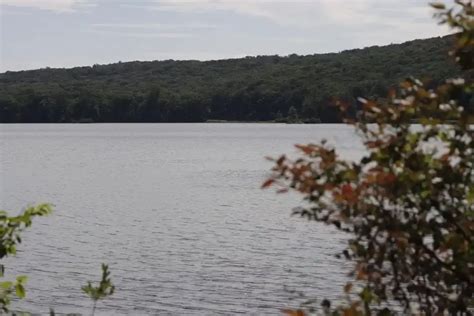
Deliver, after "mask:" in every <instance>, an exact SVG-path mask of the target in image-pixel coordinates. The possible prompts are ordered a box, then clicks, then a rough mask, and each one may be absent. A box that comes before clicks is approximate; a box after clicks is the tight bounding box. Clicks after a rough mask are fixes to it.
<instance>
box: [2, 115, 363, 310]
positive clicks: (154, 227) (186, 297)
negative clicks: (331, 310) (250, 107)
mask: <svg viewBox="0 0 474 316" xmlns="http://www.w3.org/2000/svg"><path fill="white" fill-rule="evenodd" d="M322 138H326V139H328V140H329V141H330V142H332V143H334V144H335V145H336V146H337V148H339V149H341V154H342V155H343V156H345V157H348V158H354V157H357V156H359V155H360V154H361V146H360V143H359V141H358V139H357V138H356V137H355V136H354V133H353V131H352V128H351V127H347V126H343V125H284V124H282V125H279V124H114V125H112V124H102V125H95V124H91V125H88V124H87V125H28V124H26V125H0V163H1V165H0V207H1V208H2V209H8V210H12V211H15V212H18V210H20V209H22V208H23V207H25V206H27V205H28V204H33V203H37V202H51V203H54V205H55V213H54V214H53V215H52V216H50V217H47V218H44V219H39V220H37V221H35V222H34V224H33V227H32V228H31V229H30V230H29V231H28V232H27V233H25V238H24V241H23V242H24V243H23V244H22V245H21V247H20V251H19V252H18V255H17V257H16V258H13V259H9V260H8V261H7V262H6V263H7V273H9V274H10V275H14V274H22V273H24V274H28V275H29V282H28V296H27V298H26V299H25V300H24V301H22V302H15V303H14V306H15V307H16V308H18V309H22V310H26V311H30V312H35V313H47V312H48V311H49V308H50V307H54V309H55V310H56V311H57V312H61V313H66V312H68V313H72V312H78V313H83V314H88V313H89V311H90V306H91V304H90V302H89V301H88V299H87V298H86V297H85V296H84V295H83V294H82V293H81V291H80V287H81V285H84V284H85V282H86V281H87V280H96V279H98V278H99V275H100V263H102V262H107V263H109V265H110V267H111V270H112V273H113V280H114V282H115V284H116V287H117V291H116V294H114V296H113V297H112V298H110V299H108V300H106V301H104V302H103V303H99V304H98V310H97V313H96V314H97V315H167V314H173V315H233V314H246V315H266V314H269V315H275V314H278V309H280V308H282V307H285V306H289V305H291V306H298V302H300V301H301V300H296V301H294V300H293V301H292V300H290V299H291V298H292V297H294V295H293V294H291V293H290V292H289V291H288V289H293V290H303V291H304V292H305V293H306V294H307V295H308V296H310V297H316V298H323V297H329V298H331V297H336V296H338V295H339V293H340V292H341V289H340V288H341V284H343V283H344V282H345V276H344V271H346V270H345V269H344V268H343V262H341V261H339V260H337V259H335V258H334V254H335V253H337V252H338V251H340V250H341V249H342V247H343V245H344V236H341V235H339V234H338V233H336V232H335V231H334V230H333V229H332V228H330V227H326V226H323V225H320V224H317V223H313V222H311V223H308V222H306V221H305V220H302V219H298V218H292V217H290V213H291V208H293V207H295V206H298V205H301V200H300V197H299V196H296V195H288V194H287V195H276V194H275V193H274V192H272V191H262V190H261V189H260V184H261V183H262V181H263V180H264V179H265V177H266V175H268V170H269V169H270V168H271V163H270V162H268V161H266V160H265V159H264V157H265V156H268V155H270V156H277V155H279V154H281V153H294V147H293V144H295V143H305V142H317V141H319V140H320V139H322ZM285 287H286V288H287V289H285Z"/></svg>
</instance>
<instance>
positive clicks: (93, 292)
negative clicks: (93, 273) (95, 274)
mask: <svg viewBox="0 0 474 316" xmlns="http://www.w3.org/2000/svg"><path fill="white" fill-rule="evenodd" d="M82 291H83V292H84V293H86V294H87V296H89V297H90V298H91V300H92V301H93V307H92V315H94V312H95V308H96V305H97V302H98V301H100V300H103V299H105V298H107V297H108V296H111V295H112V294H114V291H115V286H114V285H113V284H112V280H111V279H110V271H109V267H108V266H107V265H106V264H102V279H101V280H100V283H99V285H98V286H93V285H92V283H91V282H88V283H87V285H86V286H83V287H82Z"/></svg>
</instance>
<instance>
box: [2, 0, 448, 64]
mask: <svg viewBox="0 0 474 316" xmlns="http://www.w3.org/2000/svg"><path fill="white" fill-rule="evenodd" d="M432 15H433V9H431V8H430V7H429V6H428V1H425V0H293V1H290V0H0V19H1V42H0V43H1V51H0V52H1V55H0V72H4V71H7V70H26V69H35V68H44V67H54V68H57V67H74V66H85V65H93V64H108V63H114V62H118V61H123V62H125V61H132V60H163V59H176V60H178V59H198V60H210V59H225V58H235V57H243V56H255V55H276V54H278V55H283V56H284V55H288V54H292V53H296V54H304V55H306V54H315V53H325V52H338V51H342V50H345V49H352V48H362V47H367V46H373V45H386V44H390V43H401V42H404V41H407V40H413V39H418V38H428V37H433V36H439V35H445V34H447V31H446V29H444V28H442V27H440V26H438V25H437V24H436V21H435V20H433V18H432Z"/></svg>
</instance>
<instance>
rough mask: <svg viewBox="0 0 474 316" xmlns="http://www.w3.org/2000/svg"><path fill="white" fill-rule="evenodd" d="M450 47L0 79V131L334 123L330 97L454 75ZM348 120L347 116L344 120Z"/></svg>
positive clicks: (377, 92) (442, 42)
mask: <svg viewBox="0 0 474 316" xmlns="http://www.w3.org/2000/svg"><path fill="white" fill-rule="evenodd" d="M452 41H453V38H452V37H442V38H439V37H438V38H432V39H425V40H415V41H410V42H406V43H403V44H393V45H388V46H383V47H378V46H374V47H368V48H364V49H353V50H348V51H343V52H340V53H331V54H316V55H309V56H298V55H290V56H286V57H279V56H257V57H246V58H241V59H229V60H217V61H207V62H200V61H173V60H167V61H152V62H138V61H135V62H124V63H122V62H119V63H116V64H110V65H94V66H92V67H76V68H71V69H49V68H46V69H39V70H31V71H19V72H6V73H2V74H0V122H4V123H5V122H25V123H26V122H51V123H52V122H203V121H207V120H231V121H270V120H278V121H285V120H286V118H288V117H289V120H290V121H295V119H294V118H295V117H297V118H298V121H306V122H319V121H321V122H324V123H331V122H340V118H339V116H338V115H337V113H336V111H335V110H334V108H333V107H331V106H330V105H332V104H333V98H334V97H337V98H339V99H341V100H344V101H346V102H347V103H349V104H350V105H351V106H352V107H353V108H354V109H356V108H357V107H360V104H358V102H357V97H360V96H371V97H383V96H386V94H387V92H388V91H389V89H390V88H391V87H394V86H395V85H396V83H398V82H399V81H401V80H403V79H405V78H406V77H408V76H416V77H418V78H420V79H422V80H424V79H426V80H427V81H428V85H436V84H438V83H439V82H440V80H441V79H442V78H446V77H449V76H455V75H458V74H459V73H460V72H461V69H460V68H459V67H458V66H457V65H456V64H455V63H453V62H452V60H450V58H449V57H448V56H447V51H448V47H449V46H450V44H451V43H452ZM353 112H355V111H353Z"/></svg>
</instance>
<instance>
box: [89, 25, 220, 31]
mask: <svg viewBox="0 0 474 316" xmlns="http://www.w3.org/2000/svg"><path fill="white" fill-rule="evenodd" d="M92 27H94V28H98V29H130V30H173V29H191V30H196V29H200V30H201V29H204V30H208V29H216V28H217V25H214V24H207V23H181V24H163V23H96V24H92Z"/></svg>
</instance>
